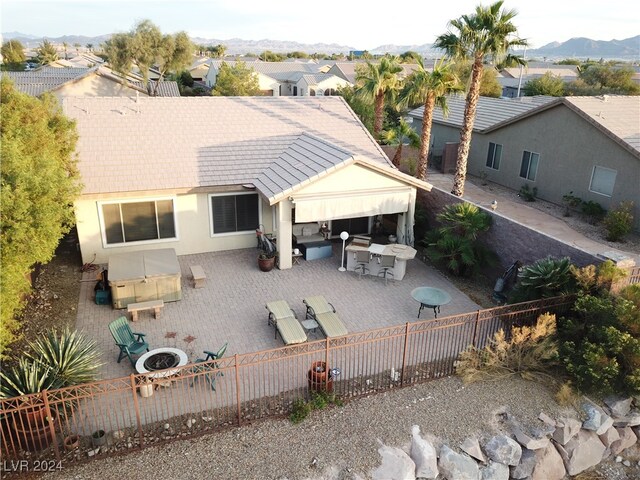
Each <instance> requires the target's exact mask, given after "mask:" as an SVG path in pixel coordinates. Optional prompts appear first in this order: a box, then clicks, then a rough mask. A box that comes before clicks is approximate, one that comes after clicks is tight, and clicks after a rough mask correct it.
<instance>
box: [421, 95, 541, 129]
mask: <svg viewBox="0 0 640 480" xmlns="http://www.w3.org/2000/svg"><path fill="white" fill-rule="evenodd" d="M553 100H554V98H553V97H546V96H537V97H520V98H492V97H480V98H479V100H478V106H477V109H476V120H475V122H474V125H473V130H474V131H476V132H484V131H485V130H487V129H488V128H491V127H495V126H496V125H498V124H502V123H503V122H506V121H508V120H510V119H512V118H515V117H518V116H520V115H522V114H524V113H526V112H529V111H531V110H534V109H536V108H538V107H539V106H541V105H545V104H547V103H550V102H552V101H553ZM447 104H448V105H449V115H448V116H447V117H445V116H444V115H443V114H442V109H441V108H438V107H436V109H435V110H434V112H433V121H434V122H437V123H441V124H444V125H450V126H454V127H461V126H462V122H463V119H464V107H465V97H463V96H461V95H454V96H450V97H448V98H447ZM423 111H424V107H418V108H416V109H415V110H412V111H410V112H409V115H410V116H412V117H416V118H419V119H422V113H423Z"/></svg>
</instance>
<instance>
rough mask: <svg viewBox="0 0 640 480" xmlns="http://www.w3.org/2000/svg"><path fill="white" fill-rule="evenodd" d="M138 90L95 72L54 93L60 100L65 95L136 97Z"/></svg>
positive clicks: (141, 93) (143, 94) (142, 94)
mask: <svg viewBox="0 0 640 480" xmlns="http://www.w3.org/2000/svg"><path fill="white" fill-rule="evenodd" d="M137 92H138V91H137V90H134V89H133V88H130V87H127V86H125V85H122V83H118V82H115V81H113V80H108V79H106V78H104V77H101V76H99V75H97V74H94V75H89V76H87V77H85V78H83V79H81V80H79V81H77V82H74V83H71V84H69V85H65V86H64V87H62V88H59V89H57V90H55V91H54V92H53V93H54V95H55V96H56V97H58V100H62V99H63V98H64V97H135V96H136V93H137ZM139 95H141V96H144V97H146V96H148V95H146V94H145V93H143V92H139Z"/></svg>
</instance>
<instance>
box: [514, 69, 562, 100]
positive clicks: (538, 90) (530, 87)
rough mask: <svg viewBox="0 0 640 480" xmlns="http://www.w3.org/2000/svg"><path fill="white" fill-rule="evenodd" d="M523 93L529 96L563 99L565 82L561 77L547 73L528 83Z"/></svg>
mask: <svg viewBox="0 0 640 480" xmlns="http://www.w3.org/2000/svg"><path fill="white" fill-rule="evenodd" d="M523 91H524V94H525V95H527V96H534V95H549V96H551V97H562V96H563V95H564V80H562V77H561V76H560V75H554V74H553V73H551V72H546V73H545V74H544V75H542V76H541V77H538V78H533V79H531V80H529V81H527V83H525V84H524V87H523Z"/></svg>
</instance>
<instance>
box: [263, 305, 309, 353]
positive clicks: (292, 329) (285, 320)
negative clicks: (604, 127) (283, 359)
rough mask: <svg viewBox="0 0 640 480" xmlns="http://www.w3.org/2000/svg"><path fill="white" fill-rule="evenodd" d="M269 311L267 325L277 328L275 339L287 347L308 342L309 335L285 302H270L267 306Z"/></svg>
mask: <svg viewBox="0 0 640 480" xmlns="http://www.w3.org/2000/svg"><path fill="white" fill-rule="evenodd" d="M265 307H266V308H267V310H269V320H268V321H267V323H268V324H269V325H273V326H274V327H275V328H276V332H275V337H274V338H277V337H278V333H279V334H280V338H282V341H283V342H284V344H285V345H293V344H296V343H304V342H306V341H307V334H306V333H305V332H304V329H303V328H302V326H301V325H300V322H298V319H297V318H296V314H295V313H294V311H293V310H291V307H289V304H288V303H287V302H286V301H285V300H277V301H275V302H269V303H267V304H266V305H265Z"/></svg>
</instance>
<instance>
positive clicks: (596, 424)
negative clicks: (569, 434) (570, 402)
mask: <svg viewBox="0 0 640 480" xmlns="http://www.w3.org/2000/svg"><path fill="white" fill-rule="evenodd" d="M583 408H584V411H585V413H586V414H587V419H586V420H585V421H584V422H583V423H582V428H584V429H585V430H593V431H594V432H596V433H597V434H598V435H602V434H603V433H604V432H606V431H607V430H609V428H610V427H611V426H612V425H613V418H611V417H610V416H609V415H607V414H606V413H604V411H603V410H602V409H601V408H600V407H596V406H594V405H590V404H585V405H584V407H583Z"/></svg>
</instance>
